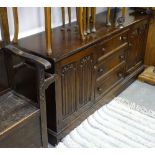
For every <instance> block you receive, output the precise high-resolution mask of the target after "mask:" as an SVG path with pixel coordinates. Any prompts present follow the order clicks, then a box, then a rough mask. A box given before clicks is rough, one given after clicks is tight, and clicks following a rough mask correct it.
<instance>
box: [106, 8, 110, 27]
mask: <svg viewBox="0 0 155 155" xmlns="http://www.w3.org/2000/svg"><path fill="white" fill-rule="evenodd" d="M110 17H111V8H110V7H108V9H107V18H106V25H107V26H111V22H110Z"/></svg>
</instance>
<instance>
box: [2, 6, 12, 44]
mask: <svg viewBox="0 0 155 155" xmlns="http://www.w3.org/2000/svg"><path fill="white" fill-rule="evenodd" d="M0 25H1V35H2V41H3V42H4V43H5V44H8V43H10V33H9V24H8V15H7V8H6V7H0Z"/></svg>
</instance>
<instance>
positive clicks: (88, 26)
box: [87, 7, 91, 33]
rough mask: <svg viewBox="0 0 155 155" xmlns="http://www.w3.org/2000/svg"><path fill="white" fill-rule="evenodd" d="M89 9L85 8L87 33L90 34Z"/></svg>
mask: <svg viewBox="0 0 155 155" xmlns="http://www.w3.org/2000/svg"><path fill="white" fill-rule="evenodd" d="M90 10H91V9H90V7H87V33H90Z"/></svg>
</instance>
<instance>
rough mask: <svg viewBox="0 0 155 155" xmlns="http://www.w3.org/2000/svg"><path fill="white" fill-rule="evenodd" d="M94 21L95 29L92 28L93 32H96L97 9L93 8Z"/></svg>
mask: <svg viewBox="0 0 155 155" xmlns="http://www.w3.org/2000/svg"><path fill="white" fill-rule="evenodd" d="M92 13H93V14H92V21H93V27H92V32H96V8H95V7H93V8H92Z"/></svg>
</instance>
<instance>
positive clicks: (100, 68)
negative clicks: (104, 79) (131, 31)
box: [95, 49, 126, 78]
mask: <svg viewBox="0 0 155 155" xmlns="http://www.w3.org/2000/svg"><path fill="white" fill-rule="evenodd" d="M125 60H126V51H125V50H124V49H122V50H119V51H116V52H115V53H114V54H112V55H111V56H109V57H108V58H106V59H104V60H103V61H102V63H99V64H98V65H96V66H95V69H96V77H97V78H98V77H100V76H102V75H103V74H105V73H107V72H109V71H110V70H111V69H112V68H114V67H115V66H117V65H119V64H120V63H122V62H125Z"/></svg>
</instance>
